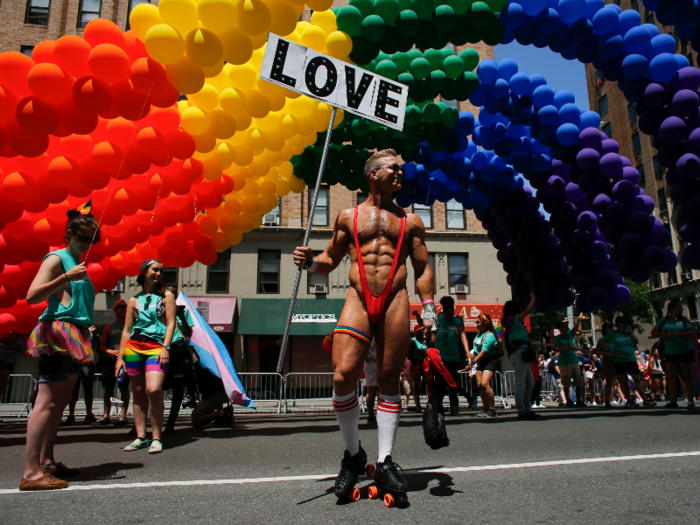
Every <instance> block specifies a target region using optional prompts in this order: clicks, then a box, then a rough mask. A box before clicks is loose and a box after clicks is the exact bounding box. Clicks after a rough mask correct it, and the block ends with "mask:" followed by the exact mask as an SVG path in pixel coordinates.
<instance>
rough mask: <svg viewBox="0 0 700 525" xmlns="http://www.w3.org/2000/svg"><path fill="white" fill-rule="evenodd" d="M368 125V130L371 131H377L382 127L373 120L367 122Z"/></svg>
mask: <svg viewBox="0 0 700 525" xmlns="http://www.w3.org/2000/svg"><path fill="white" fill-rule="evenodd" d="M367 124H369V129H371V130H372V131H377V130H378V129H379V128H381V127H382V125H381V124H380V123H379V122H375V121H374V120H370V121H368V122H367Z"/></svg>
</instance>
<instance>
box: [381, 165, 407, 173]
mask: <svg viewBox="0 0 700 525" xmlns="http://www.w3.org/2000/svg"><path fill="white" fill-rule="evenodd" d="M382 169H383V170H384V171H393V172H394V173H405V170H404V169H403V166H400V165H399V164H396V163H394V164H392V165H391V166H387V167H384V168H382Z"/></svg>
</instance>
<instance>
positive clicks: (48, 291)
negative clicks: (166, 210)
mask: <svg viewBox="0 0 700 525" xmlns="http://www.w3.org/2000/svg"><path fill="white" fill-rule="evenodd" d="M67 215H68V223H67V224H66V236H65V238H64V240H65V242H66V247H65V248H63V249H61V250H56V251H55V252H51V253H50V254H48V255H47V256H46V257H45V258H44V261H43V262H42V263H41V267H40V268H39V271H38V272H37V275H36V277H35V278H34V281H33V282H32V284H31V286H30V287H29V291H28V292H27V303H29V304H39V303H42V302H44V301H46V300H47V299H48V307H47V308H46V311H45V312H44V313H43V314H42V316H41V317H40V318H39V324H37V326H36V328H34V331H33V332H32V334H31V335H30V337H29V341H27V353H28V354H29V355H32V356H34V357H38V358H39V375H38V378H37V381H38V390H37V396H36V401H35V403H34V409H33V410H32V414H31V416H30V417H29V421H28V423H27V451H26V455H25V467H24V477H23V478H22V482H21V483H20V486H19V489H20V490H22V491H25V490H27V491H31V490H53V489H62V488H66V487H67V486H68V483H66V482H65V481H63V478H64V477H65V476H72V475H75V474H77V473H78V470H77V469H69V468H67V467H66V466H65V465H63V464H62V463H57V462H56V461H55V459H54V454H53V448H54V442H55V441H56V434H57V433H58V425H59V422H60V421H61V418H62V417H63V411H64V409H65V408H66V405H67V404H68V401H69V400H70V397H71V394H72V392H73V386H74V384H75V381H76V379H77V377H78V372H79V370H80V365H81V364H83V363H90V362H92V361H93V360H94V358H93V353H92V344H91V340H90V331H89V327H90V325H92V323H93V317H94V315H93V307H94V302H95V289H94V287H93V286H92V282H91V281H90V278H89V277H88V275H87V267H86V264H85V263H84V262H83V263H81V262H80V256H81V255H82V254H84V253H85V252H87V251H88V249H89V248H90V246H91V245H92V244H93V243H95V242H98V241H99V240H100V229H99V226H98V224H97V221H95V219H94V218H93V216H92V215H91V214H90V213H89V212H88V213H87V214H84V215H83V214H82V213H81V212H79V211H77V210H70V211H68V213H67Z"/></svg>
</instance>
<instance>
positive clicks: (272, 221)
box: [263, 213, 280, 226]
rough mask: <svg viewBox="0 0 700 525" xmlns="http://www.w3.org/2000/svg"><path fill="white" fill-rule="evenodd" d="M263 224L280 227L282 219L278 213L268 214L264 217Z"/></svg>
mask: <svg viewBox="0 0 700 525" xmlns="http://www.w3.org/2000/svg"><path fill="white" fill-rule="evenodd" d="M263 224H264V225H265V226H279V224H280V217H279V215H277V214H276V213H266V214H265V215H263Z"/></svg>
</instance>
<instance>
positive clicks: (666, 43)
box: [644, 34, 676, 61]
mask: <svg viewBox="0 0 700 525" xmlns="http://www.w3.org/2000/svg"><path fill="white" fill-rule="evenodd" d="M675 52H676V39H675V38H673V37H672V36H671V35H667V34H663V35H658V36H655V37H654V38H652V39H651V43H650V44H649V49H647V50H646V51H645V52H644V56H645V57H647V58H648V59H649V60H650V61H651V60H652V59H653V58H654V57H656V56H659V55H661V54H663V53H675Z"/></svg>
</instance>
